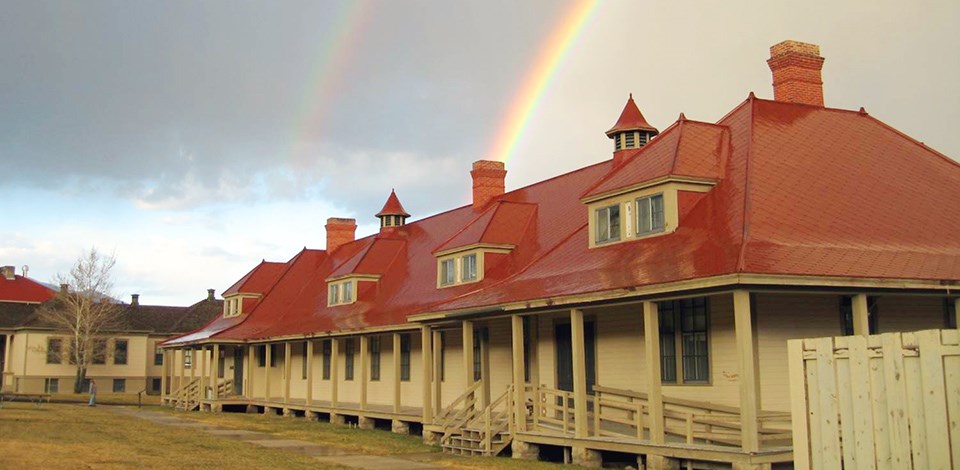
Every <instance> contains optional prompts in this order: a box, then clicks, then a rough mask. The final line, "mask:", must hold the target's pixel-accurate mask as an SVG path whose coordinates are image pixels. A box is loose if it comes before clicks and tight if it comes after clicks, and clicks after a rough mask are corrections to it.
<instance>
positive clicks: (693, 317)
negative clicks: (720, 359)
mask: <svg viewBox="0 0 960 470" xmlns="http://www.w3.org/2000/svg"><path fill="white" fill-rule="evenodd" d="M658 306H659V309H660V367H661V371H660V380H662V381H663V382H664V383H707V382H709V381H710V349H709V344H708V341H707V325H708V324H709V312H708V310H709V309H708V305H707V299H706V298H704V297H696V298H692V299H679V300H673V301H668V302H659V303H658ZM678 357H679V358H680V359H681V360H680V361H679V362H678V361H677V358H678ZM678 377H682V382H680V381H678V380H677V378H678Z"/></svg>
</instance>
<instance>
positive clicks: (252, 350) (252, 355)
mask: <svg viewBox="0 0 960 470" xmlns="http://www.w3.org/2000/svg"><path fill="white" fill-rule="evenodd" d="M256 348H257V347H256V346H254V345H250V347H249V348H247V357H246V358H245V359H246V361H247V367H245V368H244V372H245V373H246V375H247V377H248V378H249V379H248V380H247V383H246V384H244V387H243V394H244V395H245V396H246V397H247V398H253V397H254V395H253V377H254V375H253V368H254V367H256V365H257V364H256V361H257V349H256Z"/></svg>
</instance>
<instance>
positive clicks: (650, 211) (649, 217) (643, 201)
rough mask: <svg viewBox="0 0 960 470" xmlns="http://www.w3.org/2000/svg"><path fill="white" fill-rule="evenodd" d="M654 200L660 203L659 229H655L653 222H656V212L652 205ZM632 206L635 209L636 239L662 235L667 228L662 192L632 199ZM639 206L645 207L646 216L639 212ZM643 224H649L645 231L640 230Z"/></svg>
mask: <svg viewBox="0 0 960 470" xmlns="http://www.w3.org/2000/svg"><path fill="white" fill-rule="evenodd" d="M654 200H658V201H660V211H659V213H660V226H659V227H657V226H656V224H655V223H654V222H655V220H656V214H657V212H656V211H655V210H654V204H653V201H654ZM633 204H634V207H635V209H636V219H637V220H636V221H635V222H636V236H637V238H640V237H645V236H647V235H653V234H658V233H663V232H664V231H665V230H666V228H667V214H666V207H665V205H664V200H663V193H662V192H659V193H654V194H648V195H646V196H640V197H638V198H636V199H634V202H633ZM641 205H645V207H646V214H644V213H643V211H641V210H640V207H641ZM644 222H646V223H647V224H649V225H648V227H649V228H648V229H645V230H644V229H643V228H642V227H643V225H644Z"/></svg>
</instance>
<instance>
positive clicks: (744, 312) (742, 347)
mask: <svg viewBox="0 0 960 470" xmlns="http://www.w3.org/2000/svg"><path fill="white" fill-rule="evenodd" d="M864 302H866V298H865V297H864ZM733 321H734V332H735V336H736V340H737V365H738V371H737V372H738V374H739V384H740V423H741V424H740V426H741V429H740V433H741V436H742V437H741V447H742V449H743V450H744V451H745V452H756V451H758V450H760V435H759V433H758V431H759V428H758V423H757V418H758V417H759V415H760V381H759V377H758V376H757V351H756V348H755V346H754V343H753V321H752V318H751V312H750V293H749V292H747V291H745V290H736V291H733Z"/></svg>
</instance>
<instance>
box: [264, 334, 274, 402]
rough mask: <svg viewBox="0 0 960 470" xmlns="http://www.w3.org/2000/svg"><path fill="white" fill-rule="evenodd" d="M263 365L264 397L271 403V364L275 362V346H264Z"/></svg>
mask: <svg viewBox="0 0 960 470" xmlns="http://www.w3.org/2000/svg"><path fill="white" fill-rule="evenodd" d="M263 349H264V355H263V358H264V364H263V390H264V392H263V395H264V400H265V401H270V364H271V361H273V345H272V344H264V345H263Z"/></svg>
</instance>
